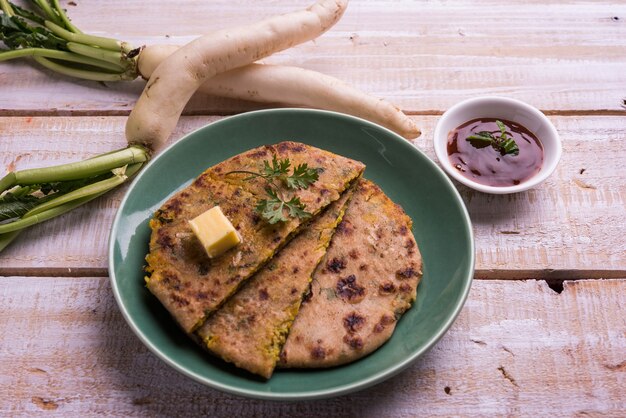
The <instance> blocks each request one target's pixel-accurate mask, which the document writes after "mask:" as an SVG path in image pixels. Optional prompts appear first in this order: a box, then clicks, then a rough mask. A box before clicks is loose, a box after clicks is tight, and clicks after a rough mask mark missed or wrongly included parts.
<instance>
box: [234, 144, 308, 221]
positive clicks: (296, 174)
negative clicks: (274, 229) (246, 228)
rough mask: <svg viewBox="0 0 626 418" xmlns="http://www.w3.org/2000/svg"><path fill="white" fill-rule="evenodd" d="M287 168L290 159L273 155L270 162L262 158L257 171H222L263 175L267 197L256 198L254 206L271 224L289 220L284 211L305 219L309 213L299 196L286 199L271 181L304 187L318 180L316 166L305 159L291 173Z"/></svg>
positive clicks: (252, 175) (288, 167) (306, 187)
mask: <svg viewBox="0 0 626 418" xmlns="http://www.w3.org/2000/svg"><path fill="white" fill-rule="evenodd" d="M290 168H291V161H289V158H285V159H283V160H279V159H278V158H276V155H274V156H273V158H272V161H271V162H268V161H267V160H266V161H263V168H262V169H261V171H260V172H254V171H247V170H234V171H229V172H228V173H226V175H229V174H237V173H238V174H249V177H246V178H245V179H244V180H246V181H247V180H251V179H253V178H256V177H260V178H263V179H265V181H266V182H267V186H266V187H265V192H266V193H267V195H268V198H267V199H261V200H259V201H258V203H257V206H256V208H255V210H256V211H257V213H259V214H260V215H261V217H262V218H263V219H265V220H266V221H268V222H269V223H270V224H275V223H277V222H286V221H288V220H289V219H288V218H287V217H286V216H285V212H286V213H287V215H288V216H289V217H291V218H300V219H307V218H310V217H311V214H310V213H309V212H307V211H306V206H305V205H304V203H302V202H301V201H300V198H299V197H296V196H291V197H290V198H289V199H288V200H287V198H284V197H283V196H282V195H281V193H280V192H279V191H278V189H279V187H278V186H277V184H276V182H275V181H279V182H280V183H282V184H283V185H284V186H285V187H286V188H287V189H289V190H298V189H308V188H309V186H310V185H311V184H313V183H315V182H316V181H317V180H318V178H319V172H320V169H319V168H309V166H308V165H307V164H306V163H303V164H299V165H297V166H296V167H294V168H293V171H292V173H291V174H289V169H290Z"/></svg>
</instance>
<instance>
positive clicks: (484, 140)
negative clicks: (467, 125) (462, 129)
mask: <svg viewBox="0 0 626 418" xmlns="http://www.w3.org/2000/svg"><path fill="white" fill-rule="evenodd" d="M496 125H498V129H500V136H497V137H496V136H494V135H493V133H491V132H489V131H480V132H477V133H475V134H473V135H470V136H468V137H467V138H466V139H467V141H469V143H470V144H472V145H473V146H474V147H475V148H485V147H488V146H489V145H491V146H492V147H494V148H495V149H496V150H497V151H499V152H500V154H502V155H506V154H512V155H519V147H518V146H517V143H516V142H515V140H514V139H513V138H511V137H510V136H509V135H507V133H506V125H505V124H504V123H503V122H501V121H499V120H496Z"/></svg>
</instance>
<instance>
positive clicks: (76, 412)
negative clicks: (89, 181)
mask: <svg viewBox="0 0 626 418" xmlns="http://www.w3.org/2000/svg"><path fill="white" fill-rule="evenodd" d="M311 2H312V0H290V1H287V0H271V1H270V0H263V1H254V2H252V1H249V0H212V1H210V2H199V1H190V0H186V1H181V2H168V1H164V0H150V1H148V0H123V1H122V0H111V1H106V2H103V1H96V0H77V1H68V0H60V3H61V5H63V6H64V7H66V8H67V9H68V13H69V15H70V17H71V18H72V19H73V22H74V23H75V24H76V25H77V26H78V27H80V28H81V29H83V30H84V31H85V32H87V33H92V34H95V35H102V36H109V37H115V38H118V39H121V40H125V41H129V42H131V43H133V44H134V45H137V46H138V45H142V44H150V45H153V44H160V43H167V44H183V43H186V42H188V41H190V40H192V39H194V38H196V37H198V36H200V35H202V34H204V33H207V32H209V31H213V30H217V29H221V28H226V27H232V26H235V25H243V24H247V23H250V22H253V21H255V20H257V19H260V18H262V17H264V16H270V15H274V14H277V13H284V12H288V11H291V10H295V9H299V8H304V7H306V6H307V5H308V4H309V3H311ZM18 3H22V4H23V3H24V1H18ZM265 62H268V63H276V64H288V65H296V66H301V67H304V68H307V69H313V70H316V71H320V72H323V73H326V74H329V75H332V76H335V77H338V78H340V79H342V80H344V81H346V82H348V83H350V84H352V85H354V86H356V87H358V88H360V89H362V90H364V91H367V92H370V93H372V94H374V95H376V96H379V97H382V98H386V99H388V100H390V101H392V102H393V103H395V104H397V105H398V106H399V107H400V108H402V109H403V110H404V111H405V112H406V113H408V114H410V115H412V117H413V118H414V119H415V121H416V122H417V123H418V124H419V126H420V127H421V128H422V131H423V135H422V137H421V138H419V139H417V140H416V141H414V145H415V146H416V147H418V148H419V149H421V150H422V151H424V152H425V153H426V154H427V155H428V156H429V157H430V158H432V159H435V156H434V152H433V149H432V144H431V142H432V133H433V130H434V127H435V124H436V122H437V119H438V117H439V115H440V114H442V113H443V112H444V111H445V110H446V109H448V108H449V107H450V106H451V105H453V104H454V103H457V102H459V101H460V100H463V99H465V98H469V97H476V96H479V95H489V94H495V95H504V96H510V97H514V98H517V99H521V100H524V101H526V102H528V103H530V104H532V105H534V106H536V107H538V108H540V109H541V110H543V111H544V112H545V113H546V114H548V116H549V117H550V119H551V120H552V122H553V123H554V124H555V126H556V128H557V130H558V131H559V134H560V136H561V139H562V140H563V147H564V152H563V157H562V160H561V162H560V164H559V166H558V168H557V171H556V172H555V173H554V174H553V175H552V176H551V177H550V178H549V179H548V180H547V181H546V182H545V183H544V184H542V185H541V186H540V187H538V188H535V189H533V190H529V191H527V192H523V193H518V194H515V195H504V196H496V195H486V194H482V193H479V192H474V191H472V190H470V189H468V188H466V187H464V186H462V185H460V184H458V183H457V184H455V185H456V187H457V188H458V190H459V192H460V193H461V196H462V198H463V200H464V202H465V204H466V206H467V208H468V211H469V213H470V216H471V218H472V223H473V227H474V232H475V239H476V261H477V264H476V267H477V270H476V274H475V278H477V279H484V280H476V281H474V283H473V285H472V289H471V292H470V296H469V299H468V301H467V304H466V305H465V307H464V309H463V311H462V312H461V314H460V316H459V318H458V320H457V321H456V322H455V323H454V324H453V326H452V328H451V329H450V330H449V332H448V333H447V334H446V335H445V336H444V337H443V339H442V340H441V341H440V342H439V343H438V344H437V345H436V346H435V347H434V348H433V349H432V350H431V351H430V352H429V353H427V354H426V355H424V356H423V357H422V358H420V359H419V360H418V361H417V362H416V363H415V364H413V365H412V366H411V367H410V368H409V369H408V370H406V371H405V372H403V373H402V374H400V375H398V376H396V377H394V378H392V379H390V380H388V381H387V382H386V383H384V384H380V385H377V386H375V387H372V388H368V389H366V390H363V391H361V392H358V393H355V394H351V395H346V396H341V397H337V398H332V399H328V400H322V401H315V402H289V403H280V402H268V401H260V400H253V399H245V398H240V397H237V396H233V395H229V394H225V393H222V392H219V391H217V390H214V389H211V388H208V387H206V386H203V385H201V384H199V383H196V382H194V381H192V380H190V379H188V378H186V377H184V376H183V375H181V374H179V373H178V372H176V371H175V370H173V369H171V368H170V367H169V366H167V365H166V364H165V363H164V362H162V361H161V360H159V359H158V358H157V357H156V356H155V355H153V354H152V353H151V352H150V351H149V350H148V349H147V348H146V347H145V346H144V345H143V344H141V342H140V341H139V339H138V338H137V337H136V336H135V335H134V334H133V333H132V332H131V330H130V328H129V327H128V326H127V325H126V324H125V322H124V320H123V318H122V315H121V313H120V311H119V309H118V308H117V305H116V303H115V301H114V298H113V295H112V291H111V288H110V285H109V280H108V277H107V275H108V273H107V242H108V237H109V230H110V226H111V223H112V220H113V217H114V215H115V212H116V210H117V208H118V207H119V205H120V202H121V199H122V197H123V195H124V192H125V190H126V189H125V188H120V189H119V190H117V191H114V192H112V193H109V194H108V195H106V196H104V197H102V198H100V199H97V200H95V201H93V202H91V203H90V204H88V205H86V206H83V207H81V208H79V209H77V210H75V211H73V212H71V213H70V214H67V215H64V216H62V217H60V218H57V219H55V220H52V221H49V222H46V223H43V224H41V225H38V226H36V227H33V228H29V229H28V230H27V231H25V232H24V233H23V234H22V235H21V236H20V237H19V238H18V239H17V240H16V241H15V242H14V243H13V244H12V245H11V246H10V247H9V248H8V249H7V250H5V251H3V252H2V253H0V365H1V366H0V417H31V416H62V417H74V416H76V417H83V416H84V417H90V416H122V417H127V416H128V417H132V416H146V417H171V416H184V417H190V416H210V417H239V416H258V417H313V416H320V417H323V416H328V417H401V418H405V417H414V416H611V417H623V416H626V390H625V389H624V388H625V387H626V354H625V353H626V310H625V308H624V306H625V305H626V299H625V298H626V296H624V295H625V294H626V244H625V243H624V235H625V233H626V227H625V225H626V221H624V215H625V214H626V212H625V210H624V208H625V207H626V202H625V200H626V174H625V172H624V170H623V165H624V160H625V158H626V153H625V151H624V149H626V118H625V116H626V71H625V69H626V2H624V1H615V0H613V1H608V0H597V1H578V0H568V1H562V0H526V1H522V0H514V1H509V2H503V1H498V0H481V1H472V0H429V1H424V0H352V1H351V2H350V5H349V7H348V10H347V12H346V13H345V15H344V17H343V18H342V19H341V21H340V22H339V23H338V24H337V25H336V26H335V27H333V28H332V29H331V30H330V31H329V32H327V33H326V34H324V35H323V36H322V37H320V38H319V39H317V40H315V41H314V42H307V43H305V44H303V45H299V46H297V47H295V48H292V49H290V50H288V51H283V52H280V53H278V54H276V55H274V56H272V57H270V58H268V59H266V60H265ZM143 85H144V81H142V80H135V81H133V82H120V83H96V82H90V81H80V80H76V79H69V78H66V77H63V76H59V75H55V74H52V73H51V72H49V71H48V70H46V69H43V68H41V67H39V66H37V65H36V64H35V63H34V62H33V61H31V60H23V61H19V62H17V61H14V62H11V63H0V172H3V171H5V170H12V169H23V168H29V167H39V166H44V165H53V164H59V163H65V162H70V161H76V160H79V159H82V158H85V157H88V156H91V155H94V154H97V153H102V152H106V151H110V150H113V149H116V148H121V147H123V146H125V145H126V143H125V140H124V136H123V131H124V123H125V115H127V114H128V113H129V112H130V110H131V108H132V106H133V104H134V103H135V100H136V99H137V97H138V96H139V94H140V92H141V90H142V88H143ZM277 105H279V104H277ZM265 107H274V105H259V104H255V103H251V102H243V101H236V100H228V99H223V98H216V97H206V96H199V95H197V96H194V98H192V100H191V102H190V103H189V104H188V106H187V107H186V110H185V114H186V115H187V116H185V117H183V118H182V119H181V121H180V123H179V124H178V127H177V129H176V131H175V132H174V134H173V136H172V139H171V140H172V141H173V140H176V139H178V138H180V137H182V136H183V135H185V134H186V133H189V132H191V131H192V130H194V129H196V128H198V127H200V126H203V125H205V124H206V123H210V122H213V121H216V120H219V119H221V118H222V117H224V116H227V115H231V114H235V113H240V112H243V111H248V110H253V109H259V108H265ZM527 279H532V280H527ZM534 279H545V280H534Z"/></svg>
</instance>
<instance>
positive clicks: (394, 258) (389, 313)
mask: <svg viewBox="0 0 626 418" xmlns="http://www.w3.org/2000/svg"><path fill="white" fill-rule="evenodd" d="M411 224H412V222H411V219H410V218H409V217H408V216H407V215H406V214H405V213H404V211H403V210H402V208H401V207H400V206H398V205H396V204H395V203H393V202H392V201H391V200H390V199H389V198H388V197H387V196H386V195H385V194H384V193H383V192H382V190H381V189H380V188H379V187H378V186H376V185H375V184H374V183H372V182H370V181H368V180H360V181H359V183H358V185H357V189H356V192H355V193H354V196H353V197H352V199H351V200H350V203H349V205H348V209H347V210H346V213H345V216H344V217H343V220H342V221H341V223H340V224H339V226H338V227H337V231H336V233H335V235H334V236H333V239H332V241H331V244H330V247H329V248H328V251H327V252H326V255H325V256H324V258H323V260H322V262H321V263H320V264H319V266H318V267H317V269H316V271H315V273H314V276H313V281H312V282H311V291H310V293H309V295H308V297H305V300H304V302H303V304H302V306H301V308H300V312H299V313H298V316H297V317H296V320H295V321H294V323H293V326H292V328H291V331H290V333H289V336H288V338H287V341H286V343H285V345H284V346H283V351H282V352H281V355H280V362H279V367H306V368H309V367H329V366H336V365H340V364H345V363H348V362H351V361H354V360H356V359H358V358H361V357H363V356H365V355H367V354H369V353H371V352H372V351H374V350H375V349H377V348H378V347H380V346H381V345H382V344H383V343H384V342H385V341H387V340H388V339H389V338H390V337H391V334H392V333H393V330H394V329H395V326H396V322H397V321H398V319H399V318H400V316H401V315H402V314H403V313H404V312H405V311H406V310H407V309H408V308H409V307H410V306H411V303H412V302H413V301H414V300H415V296H416V289H417V286H418V284H419V281H420V279H421V276H422V259H421V256H420V252H419V250H418V248H417V245H416V243H415V238H414V237H413V234H412V233H411Z"/></svg>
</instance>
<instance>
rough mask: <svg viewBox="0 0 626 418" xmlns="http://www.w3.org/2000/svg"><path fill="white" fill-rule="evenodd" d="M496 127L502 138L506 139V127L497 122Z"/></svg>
mask: <svg viewBox="0 0 626 418" xmlns="http://www.w3.org/2000/svg"><path fill="white" fill-rule="evenodd" d="M496 125H498V128H499V129H500V133H501V134H502V137H503V138H504V137H506V125H505V124H504V123H503V122H502V121H499V120H496Z"/></svg>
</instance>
